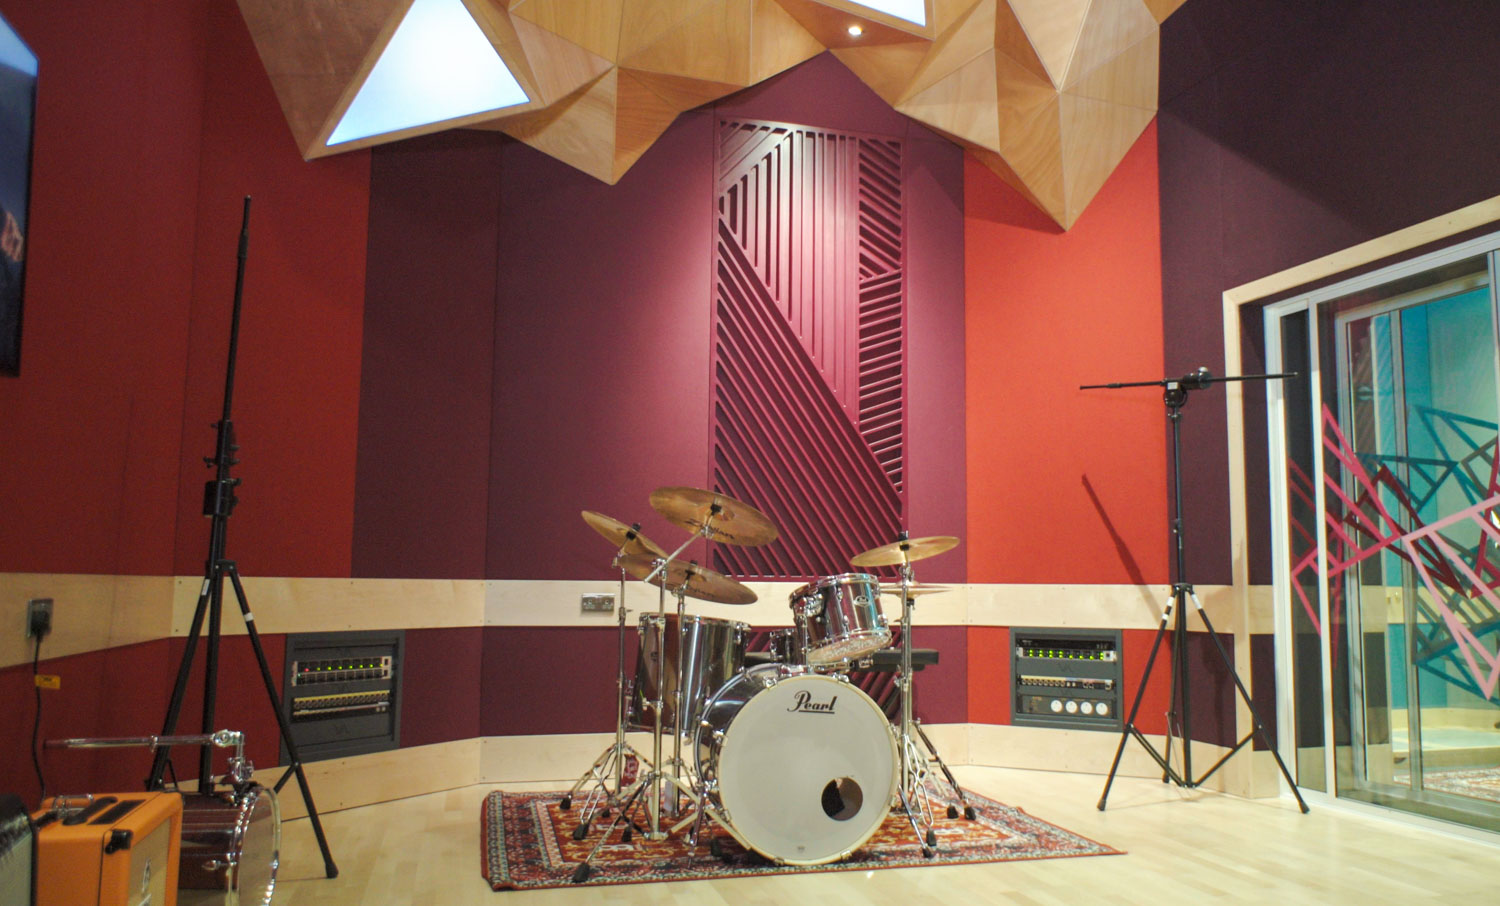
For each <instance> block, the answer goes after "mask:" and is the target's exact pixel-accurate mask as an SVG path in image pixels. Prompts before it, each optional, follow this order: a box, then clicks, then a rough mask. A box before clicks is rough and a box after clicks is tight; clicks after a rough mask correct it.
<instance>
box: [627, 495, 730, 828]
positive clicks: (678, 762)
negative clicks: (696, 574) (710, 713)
mask: <svg viewBox="0 0 1500 906" xmlns="http://www.w3.org/2000/svg"><path fill="white" fill-rule="evenodd" d="M721 511H722V508H721V507H720V506H719V505H718V504H717V503H716V504H714V505H713V506H712V507H711V508H710V513H709V517H708V519H706V520H704V522H703V525H702V526H700V527H699V529H698V531H697V532H695V533H694V534H693V535H692V536H691V537H690V538H688V539H687V540H686V541H684V542H682V544H681V546H679V547H678V548H677V550H675V551H673V552H672V553H670V554H668V555H667V556H666V557H665V558H657V563H656V568H655V569H653V570H651V572H650V573H648V574H647V576H646V578H645V579H644V580H642V581H644V582H646V583H648V584H649V583H650V582H651V580H652V579H654V578H656V577H657V576H658V575H660V576H662V582H661V584H660V585H659V586H657V589H658V592H659V594H658V596H657V604H656V613H657V617H658V618H659V624H658V628H657V633H658V635H657V645H656V651H657V656H658V657H660V658H661V659H662V660H666V656H667V653H666V645H667V639H666V635H667V582H666V576H665V575H664V573H665V572H666V569H667V565H668V564H670V563H671V562H672V561H674V560H676V559H677V555H678V554H681V553H682V552H683V551H685V550H687V548H688V545H690V544H692V543H693V542H694V541H697V540H698V539H699V538H704V539H707V538H708V537H709V536H710V535H711V534H713V523H714V517H716V516H717V515H718V514H719V513H720V512H721ZM691 577H692V571H691V569H689V571H688V575H687V576H685V577H684V578H683V580H682V584H681V585H680V586H679V587H678V588H677V589H676V590H675V591H673V594H674V595H675V596H676V598H677V695H676V701H675V703H676V706H677V713H676V718H675V720H674V721H673V725H674V726H673V734H672V735H673V737H674V741H673V754H672V762H671V768H672V770H673V771H674V772H675V771H679V770H681V769H682V768H683V763H682V711H683V697H682V693H683V689H682V685H683V679H684V667H685V664H684V661H685V660H686V659H685V658H684V657H683V650H682V648H683V643H684V642H685V641H686V637H687V634H686V632H685V631H684V630H685V628H686V627H684V626H683V622H682V617H683V611H684V607H685V602H684V600H683V596H684V595H685V593H686V588H687V585H688V580H689V579H690V578H691ZM662 685H663V684H662V683H661V682H658V683H657V699H656V700H655V701H654V702H652V708H651V710H652V712H653V713H654V715H655V717H654V721H655V727H654V730H655V732H653V733H652V738H651V764H652V765H653V767H652V769H651V772H650V773H648V774H647V775H646V777H645V779H644V780H643V783H646V784H649V785H650V786H651V797H650V798H649V799H648V800H646V812H647V815H648V817H649V818H650V827H651V830H650V833H649V835H648V836H649V839H652V840H661V839H665V838H666V836H667V833H666V832H664V831H662V829H661V804H662V793H663V790H662V782H663V781H664V780H670V781H671V782H672V786H673V788H674V789H673V791H672V809H671V810H670V814H671V815H672V816H673V817H674V818H675V817H677V815H678V798H677V792H678V791H679V790H681V791H683V792H686V793H687V794H688V796H689V797H691V798H693V799H694V801H695V802H696V800H697V796H696V794H695V792H694V791H693V789H692V787H690V786H688V785H687V784H685V783H684V782H683V780H682V778H681V776H680V775H678V774H676V773H672V774H668V773H666V772H665V771H663V769H662V768H663V765H662V750H661V731H662V726H661V710H662V705H663V704H664V702H663V701H662V699H661V695H660V693H661V686H662ZM677 829H680V826H679V827H678V828H674V830H677Z"/></svg>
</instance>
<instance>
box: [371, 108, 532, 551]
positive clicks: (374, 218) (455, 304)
mask: <svg viewBox="0 0 1500 906" xmlns="http://www.w3.org/2000/svg"><path fill="white" fill-rule="evenodd" d="M504 141H505V139H503V138H502V137H501V136H500V135H499V134H497V133H490V132H475V131H470V132H462V131H461V132H454V133H447V134H444V135H441V136H435V137H428V138H418V139H412V140H410V141H404V142H397V143H395V144H391V145H385V146H382V147H380V148H377V149H375V151H374V152H373V153H372V161H371V175H370V183H371V184H370V236H369V253H368V256H367V257H368V260H369V266H368V268H367V271H366V281H365V286H366V290H365V314H364V349H363V354H362V357H361V366H362V367H361V371H360V412H359V454H358V470H359V473H358V478H357V480H356V484H355V500H354V543H353V572H354V575H356V576H370V577H381V576H384V577H402V578H435V579H436V578H452V579H479V578H483V577H484V557H485V524H486V513H487V504H488V499H487V496H486V494H485V489H486V487H487V486H488V481H489V469H490V463H489V447H490V416H491V405H490V391H491V383H490V374H491V371H492V365H493V356H494V351H495V341H494V322H495V267H496V251H497V241H498V239H497V237H498V234H499V228H500V224H499V220H498V219H497V215H498V213H499V210H500V173H501V167H500V161H501V147H502V145H503V143H504Z"/></svg>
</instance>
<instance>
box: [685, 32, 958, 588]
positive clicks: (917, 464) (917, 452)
mask: <svg viewBox="0 0 1500 906" xmlns="http://www.w3.org/2000/svg"><path fill="white" fill-rule="evenodd" d="M714 111H715V113H716V114H717V115H718V116H719V118H720V119H730V118H733V119H740V120H764V121H773V122H785V123H797V124H799V125H802V126H807V127H811V128H815V129H822V130H831V131H837V132H848V133H858V134H862V135H882V136H892V137H896V138H898V139H899V140H900V142H901V145H902V174H901V182H902V186H903V191H902V204H903V208H904V216H905V233H904V241H905V299H904V303H905V310H904V319H905V334H906V344H907V349H906V374H905V380H906V411H905V426H906V440H905V444H904V449H903V457H904V469H903V485H904V490H905V494H906V500H905V512H904V517H903V521H904V524H903V527H904V528H906V529H908V530H909V531H910V532H911V534H912V535H913V536H914V537H920V536H923V535H960V536H962V535H963V533H964V525H965V520H966V514H967V502H966V495H965V492H964V484H965V474H964V471H965V464H964V454H965V447H964V443H963V438H964V399H965V390H964V355H965V352H964V226H963V216H964V200H963V199H964V177H963V153H962V151H961V150H960V149H959V148H958V147H957V146H956V145H954V144H953V143H952V142H950V141H948V140H946V139H944V138H941V137H939V136H937V135H935V134H933V133H932V132H929V131H928V130H927V129H925V128H923V127H922V126H920V125H918V124H916V123H914V122H912V121H911V120H909V119H907V118H906V117H905V116H903V115H901V114H899V113H897V112H896V111H895V110H892V109H891V107H890V105H888V104H886V103H885V102H884V101H883V100H881V99H880V98H879V97H878V96H876V95H875V94H874V93H873V92H872V91H870V89H869V88H868V87H867V86H866V85H865V84H864V83H863V82H861V81H860V80H859V79H858V78H856V77H855V76H854V75H853V74H852V73H851V72H849V70H848V69H846V68H845V67H844V66H843V64H841V63H839V62H838V60H837V59H835V58H834V57H833V56H832V55H831V54H822V55H820V56H817V57H814V58H813V59H811V60H809V61H808V62H806V63H803V64H802V65H801V66H798V67H796V68H795V69H792V70H791V71H789V72H787V73H784V74H782V75H780V76H777V77H776V78H774V79H769V80H767V81H765V82H762V83H760V84H759V85H755V86H753V87H751V88H748V89H746V90H744V91H741V92H739V93H737V94H735V95H732V96H730V97H728V98H725V99H724V100H722V101H720V102H718V103H717V104H716V105H715V108H714ZM751 502H754V501H751ZM854 552H855V551H851V552H849V553H854ZM845 556H847V554H846V555H845ZM849 569H851V567H850V566H849V564H848V562H847V559H836V560H832V561H830V562H828V563H827V564H826V565H822V566H821V567H820V572H821V573H822V574H824V575H832V574H836V573H840V572H845V571H848V570H849ZM917 572H918V576H919V577H920V578H921V579H923V580H925V581H932V582H962V581H965V579H966V577H967V553H966V545H962V544H961V545H960V546H959V547H958V548H957V549H955V550H952V551H949V552H948V553H946V554H944V555H942V556H941V557H936V558H933V559H931V560H927V561H924V562H923V563H922V564H921V565H920V566H919V567H918V571H917Z"/></svg>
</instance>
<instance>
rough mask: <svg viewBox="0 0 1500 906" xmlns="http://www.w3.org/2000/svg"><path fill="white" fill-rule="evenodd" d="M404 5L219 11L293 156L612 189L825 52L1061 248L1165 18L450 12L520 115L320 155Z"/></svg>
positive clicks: (529, 9) (257, 5)
mask: <svg viewBox="0 0 1500 906" xmlns="http://www.w3.org/2000/svg"><path fill="white" fill-rule="evenodd" d="M412 2H413V0H358V2H351V0H239V4H240V10H241V12H242V14H243V15H244V18H245V22H246V24H247V25H248V26H249V30H250V34H251V36H252V37H253V38H254V40H255V45H256V48H257V49H258V51H259V52H260V56H261V61H262V63H264V65H265V67H266V71H267V73H268V74H269V75H270V77H271V82H272V84H273V85H274V86H275V88H276V93H277V97H278V98H279V99H280V101H281V107H282V111H283V113H284V114H285V115H286V118H287V124H288V126H289V127H290V128H291V131H292V134H293V136H294V137H295V138H296V141H297V144H298V147H299V148H300V149H301V151H302V154H303V156H304V157H307V158H309V159H310V158H314V157H320V156H323V155H327V154H333V153H337V152H339V151H344V150H351V149H354V148H359V147H367V146H369V145H373V144H380V143H384V142H389V141H395V140H397V139H401V138H406V137H409V136H412V135H420V134H424V133H428V132H436V131H439V130H443V129H449V128H455V127H471V128H484V129H497V130H500V131H503V132H505V133H506V134H508V135H511V136H513V137H514V138H516V139H519V140H520V141H523V142H525V143H527V144H529V145H531V146H532V147H534V148H536V149H537V150H539V151H541V152H543V153H544V154H548V155H550V156H552V157H555V158H557V159H558V160H561V161H563V162H565V163H567V164H568V165H570V166H573V167H576V168H578V169H580V170H582V171H584V172H586V173H589V174H590V175H592V176H594V177H596V178H598V179H601V180H603V181H605V182H608V183H614V182H616V181H618V180H619V179H620V177H621V176H623V175H624V174H625V172H626V171H627V170H629V168H630V166H631V165H632V164H634V163H635V161H636V160H637V159H638V158H639V157H640V156H641V154H643V153H644V152H645V151H646V150H647V149H648V148H649V147H650V146H651V144H652V143H653V142H654V141H655V140H656V139H657V138H658V137H660V135H661V134H662V133H663V132H665V131H666V129H667V128H668V127H669V126H671V124H672V122H673V121H674V120H675V119H676V117H677V116H678V114H680V113H682V112H683V111H686V110H690V109H692V108H694V107H696V106H699V105H701V104H705V103H708V102H710V101H713V100H715V99H717V98H721V97H724V96H725V95H728V94H731V93H733V92H735V91H738V90H740V89H742V88H746V87H748V86H750V85H753V84H756V83H757V82H760V81H763V80H765V79H767V78H770V77H771V76H774V75H776V74H777V73H780V72H783V71H785V70H787V69H789V68H791V67H793V66H795V65H797V64H798V63H801V62H803V61H805V60H808V59H811V58H812V57H814V56H816V55H817V54H819V53H821V52H823V51H824V50H831V51H832V52H833V53H834V54H835V55H836V56H837V57H838V58H839V59H840V60H841V61H842V62H843V63H844V65H845V66H847V67H848V68H849V69H850V71H852V72H853V73H854V74H855V75H856V76H858V77H859V78H860V79H861V80H863V81H864V82H865V83H866V84H867V85H869V87H870V88H871V90H873V91H874V92H875V93H876V94H878V95H879V96H880V97H882V98H884V99H885V100H886V101H887V102H888V103H890V104H891V105H892V106H893V107H895V108H896V109H897V110H899V111H901V112H902V113H904V114H906V115H907V116H910V117H911V118H913V119H914V120H917V121H918V122H920V123H923V124H925V125H927V126H929V127H931V128H933V129H934V130H936V131H938V132H940V133H942V134H943V135H946V136H948V137H949V138H951V139H952V140H953V141H955V142H957V143H958V144H960V145H963V146H964V147H965V148H968V149H969V150H970V151H972V152H973V154H974V156H975V158H976V159H978V160H979V161H981V162H982V163H984V165H985V166H987V167H989V168H990V169H992V170H994V171H995V172H996V173H997V174H999V175H1000V176H1001V178H1002V179H1004V180H1005V181H1006V182H1008V183H1009V184H1011V185H1012V186H1015V187H1016V188H1017V189H1018V190H1019V191H1020V192H1021V193H1022V194H1023V195H1025V196H1026V197H1027V198H1028V199H1029V200H1030V201H1032V203H1034V204H1036V205H1037V206H1038V207H1039V208H1041V209H1042V210H1043V211H1045V212H1046V213H1047V215H1048V216H1050V217H1051V218H1052V219H1053V220H1055V221H1056V222H1057V223H1059V224H1061V225H1062V227H1063V228H1064V229H1066V228H1068V227H1070V226H1072V225H1073V223H1074V222H1075V221H1076V220H1077V219H1078V216H1079V215H1080V214H1081V213H1082V212H1083V210H1084V208H1085V207H1087V205H1088V203H1089V201H1090V200H1092V199H1093V197H1094V195H1095V193H1097V192H1098V191H1099V189H1100V188H1101V187H1102V186H1103V185H1104V182H1105V180H1107V179H1108V178H1109V174H1110V173H1111V172H1113V170H1114V168H1115V167H1116V166H1117V165H1118V164H1119V162H1120V160H1121V159H1122V158H1123V157H1124V155H1125V153H1126V152H1127V151H1128V150H1129V149H1130V147H1131V145H1132V144H1134V142H1135V139H1136V138H1137V137H1138V136H1139V135H1140V133H1141V131H1142V130H1144V129H1145V127H1146V126H1147V125H1148V124H1149V123H1150V121H1151V118H1152V117H1153V116H1155V114H1156V103H1157V76H1158V52H1159V47H1160V41H1159V36H1158V33H1159V26H1160V23H1161V22H1162V21H1163V20H1164V19H1165V18H1166V17H1167V16H1169V15H1171V14H1172V13H1173V12H1174V11H1175V10H1176V9H1177V8H1178V7H1179V6H1181V5H1182V3H1183V0H927V9H926V22H925V24H921V25H918V24H914V23H911V22H906V21H903V20H901V19H898V18H895V17H892V16H889V15H887V14H885V13H881V12H878V11H876V10H873V9H870V8H869V7H866V6H864V5H863V4H860V3H858V2H855V0H462V2H463V4H464V6H465V7H466V8H467V9H468V11H469V13H470V14H471V15H472V16H473V17H474V18H475V20H476V22H477V23H479V25H480V27H481V29H482V30H483V32H484V34H485V35H486V36H487V37H488V38H489V39H490V42H491V43H492V44H493V45H494V47H495V50H496V52H497V53H498V55H499V56H500V58H501V59H502V60H504V62H505V64H506V66H507V67H509V68H510V71H511V73H512V74H513V75H515V77H516V79H517V81H518V82H519V83H520V85H521V87H522V88H523V90H525V92H526V93H527V96H528V97H529V98H530V100H529V102H528V103H526V104H524V105H518V106H513V107H507V108H504V109H501V110H492V111H488V112H483V113H479V114H475V115H472V116H465V117H460V118H457V119H453V120H448V121H445V122H441V123H431V124H427V125H423V126H417V127H413V128H409V129H403V130H401V131H399V132H393V133H388V134H385V135H380V136H376V137H373V138H369V139H363V140H360V141H353V142H347V143H344V144H341V145H337V146H334V147H329V146H328V145H327V144H326V142H327V139H328V136H329V135H330V133H332V131H333V129H334V127H335V126H336V125H337V123H338V121H339V119H340V118H341V117H342V116H343V113H344V111H345V110H346V109H347V108H348V106H349V103H350V101H351V100H352V98H353V97H354V96H355V95H356V94H357V93H358V91H359V89H360V86H361V85H362V84H363V83H364V79H365V78H366V76H368V74H369V72H370V70H371V68H372V67H373V66H374V63H375V60H376V59H378V58H379V56H380V52H381V51H382V50H383V49H384V47H385V44H386V42H388V41H389V39H390V35H391V34H392V33H393V32H394V31H395V29H396V27H397V25H399V24H400V22H401V20H402V19H403V18H404V17H405V15H406V13H407V11H408V10H409V9H410V7H411V5H412ZM856 24H857V25H859V26H860V27H861V29H862V30H863V33H862V34H861V35H859V36H857V37H856V36H852V35H850V34H849V31H848V29H849V26H850V25H856Z"/></svg>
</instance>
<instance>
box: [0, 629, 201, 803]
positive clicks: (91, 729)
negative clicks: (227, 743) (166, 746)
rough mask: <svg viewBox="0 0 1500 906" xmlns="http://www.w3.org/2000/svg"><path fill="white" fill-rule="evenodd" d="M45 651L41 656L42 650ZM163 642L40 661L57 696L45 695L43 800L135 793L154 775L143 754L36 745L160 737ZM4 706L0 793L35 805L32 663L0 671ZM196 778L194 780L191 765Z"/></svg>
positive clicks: (165, 666)
mask: <svg viewBox="0 0 1500 906" xmlns="http://www.w3.org/2000/svg"><path fill="white" fill-rule="evenodd" d="M42 650H43V653H44V654H45V652H46V643H45V642H43V644H42ZM171 666H172V665H170V664H169V663H168V643H167V641H166V640H164V639H163V640H161V641H157V642H148V643H145V644H141V645H129V646H126V647H123V648H114V649H110V650H108V651H95V652H89V653H87V654H77V655H70V656H68V657H60V658H50V659H49V658H44V659H43V660H42V662H41V664H40V665H39V669H40V672H41V673H42V674H46V675H53V676H57V677H59V678H60V680H61V685H60V687H59V688H57V689H49V690H43V691H42V718H41V724H40V729H39V749H38V751H39V754H40V758H41V764H42V771H43V774H44V776H45V778H46V781H47V795H49V796H50V795H55V794H57V793H99V792H110V791H116V790H137V789H141V788H142V784H143V783H144V782H145V779H146V777H147V775H148V774H150V773H151V754H150V752H149V751H148V750H146V749H48V748H42V747H40V742H45V741H46V740H49V739H66V738H72V737H79V736H145V735H149V734H152V733H159V732H160V731H161V719H162V716H163V715H164V714H165V713H166V707H167V697H168V694H169V692H170V689H171V685H170V679H169V671H170V670H171ZM0 701H3V702H5V703H6V704H5V710H4V712H3V713H4V732H0V790H6V791H8V792H14V793H16V794H18V795H20V796H21V798H23V799H24V800H26V803H27V805H28V806H31V807H35V806H36V805H37V804H38V803H39V802H40V798H41V797H40V789H39V787H38V784H37V779H36V772H35V769H34V768H33V766H32V761H31V754H30V745H31V730H32V726H33V723H34V722H35V720H36V693H35V687H34V685H33V683H32V672H31V664H30V663H27V664H22V665H18V666H15V667H7V668H5V669H4V670H0ZM192 764H193V765H194V770H193V773H197V770H196V762H193V763H192Z"/></svg>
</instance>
